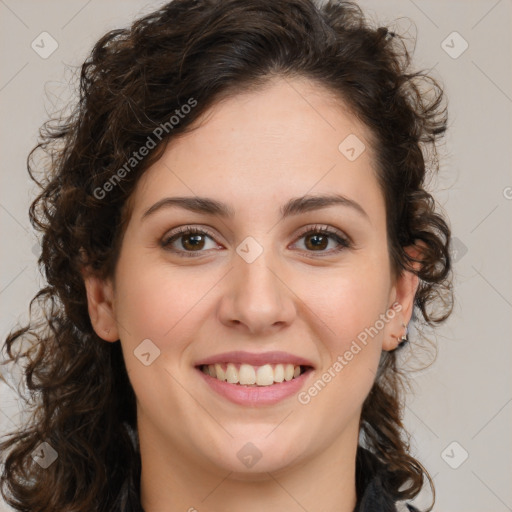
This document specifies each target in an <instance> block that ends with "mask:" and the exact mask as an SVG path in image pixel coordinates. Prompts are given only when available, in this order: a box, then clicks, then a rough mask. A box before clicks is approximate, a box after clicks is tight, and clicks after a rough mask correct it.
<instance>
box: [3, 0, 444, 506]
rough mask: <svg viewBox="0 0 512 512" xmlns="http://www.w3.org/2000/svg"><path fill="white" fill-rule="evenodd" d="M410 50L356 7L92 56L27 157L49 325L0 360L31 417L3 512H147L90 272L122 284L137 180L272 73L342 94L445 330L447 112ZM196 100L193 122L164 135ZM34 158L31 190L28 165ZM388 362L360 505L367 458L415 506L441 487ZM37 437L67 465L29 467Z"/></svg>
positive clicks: (272, 8) (138, 43) (182, 13)
mask: <svg viewBox="0 0 512 512" xmlns="http://www.w3.org/2000/svg"><path fill="white" fill-rule="evenodd" d="M406 42H407V41H406V39H405V38H404V37H403V36H400V35H398V34H395V33H393V32H390V31H389V30H388V29H387V28H386V27H372V26H371V25H370V23H369V22H368V21H367V20H366V19H365V17H364V15H363V13H362V11H361V9H360V8H359V7H358V6H357V5H356V4H354V3H352V2H344V1H336V0H332V1H329V2H327V3H325V4H322V5H320V4H315V3H314V2H313V0H281V1H279V2H276V1H274V0H222V1H220V0H174V1H172V2H170V3H168V4H166V5H164V6H163V7H161V8H159V9H158V10H156V11H155V12H153V13H151V14H149V15H146V16H144V17H142V18H140V19H138V20H136V21H135V22H134V23H133V24H132V25H131V26H130V27H129V28H126V29H119V30H111V31H110V32H108V33H107V34H105V35H104V36H103V37H102V38H101V39H100V40H99V41H98V42H97V43H96V45H95V46H94V48H93V50H92V52H91V54H90V55H89V56H88V58H87V59H86V61H85V62H84V64H83V65H82V66H81V73H80V83H79V100H78V101H77V103H76V105H75V107H74V110H73V111H72V113H71V114H70V115H67V116H63V115H61V116H59V117H56V118H55V119H51V120H50V121H47V122H46V123H45V124H44V126H43V127H42V128H41V132H40V141H39V143H38V145H37V146H36V147H35V148H34V149H33V150H32V151H31V153H30V155H29V157H28V159H27V167H28V171H29V174H30V176H31V178H32V179H33V180H34V181H35V182H36V183H37V184H38V186H39V187H40V188H41V192H40V193H39V195H38V196H37V198H36V199H35V200H34V201H33V203H32V204H31V206H30V210H29V215H30V221H31V223H32V225H33V226H34V228H35V229H37V230H38V231H40V232H41V233H42V252H41V255H40V257H39V261H38V263H39V265H40V267H41V269H42V271H44V275H45V278H46V281H47V286H45V287H43V288H42V289H41V290H40V291H39V292H38V293H37V294H36V296H35V297H34V298H33V299H32V301H31V303H30V314H31V315H32V313H33V308H34V307H35V306H37V307H38V310H39V311H40V312H42V315H39V319H38V320H37V321H36V320H33V319H32V316H31V321H30V322H29V324H28V325H26V326H24V327H20V326H18V327H20V328H17V329H16V330H15V331H13V332H11V333H10V334H9V336H8V337H7V339H6V341H5V344H4V346H3V351H5V354H6V356H7V358H6V360H5V363H13V362H14V363H19V362H21V361H22V360H25V364H24V367H23V370H24V379H23V383H24V385H25V386H26V388H27V390H28V392H29V396H27V397H26V400H27V411H30V420H29V421H27V422H26V424H25V425H23V427H22V428H21V429H20V430H17V431H15V432H11V433H9V434H8V436H6V437H7V439H6V440H5V441H3V442H2V443H0V449H1V451H2V457H3V458H4V469H3V472H2V475H1V480H0V484H1V485H0V489H1V491H2V495H3V496H4V499H5V500H6V501H7V503H8V504H9V505H10V506H12V507H13V508H14V509H15V510H18V511H26V512H28V511H30V512H39V511H41V512H42V511H55V510H58V511H59V512H64V511H69V512H71V511H73V512H86V511H87V512H90V511H91V510H95V511H109V512H111V511H121V510H127V509H128V507H131V508H130V510H131V509H133V510H141V508H140V503H139V499H140V498H139V485H140V482H139V480H140V470H141V468H140V453H139V449H138V443H137V432H136V402H135V394H134V391H133V388H132V386H131V384H130V380H129V378H128V376H127V372H126V368H125V365H124V360H123V356H122V352H121V347H120V344H119V343H106V342H104V341H103V340H102V339H101V338H99V337H98V336H97V335H96V333H95V332H94V330H93V328H92V325H91V321H90V318H89V314H88V307H87V297H86V290H85V286H84V280H83V277H82V274H81V270H82V269H83V268H84V266H88V267H89V268H90V269H92V270H93V272H94V273H96V274H97V275H98V276H99V277H103V278H105V277H109V276H111V275H112V273H113V270H114V268H115V265H116V261H117V258H118V255H119V250H120V246H121V242H122V238H123V233H124V229H125V227H126V223H127V221H128V219H129V216H130V201H128V199H129V198H130V196H131V193H132V191H133V190H134V187H135V185H136V184H137V182H138V180H139V178H140V177H141V175H142V173H143V172H144V171H145V170H146V169H147V168H148V167H149V166H150V165H151V164H152V163H153V162H155V161H156V160H157V159H158V158H159V157H160V156H161V155H162V153H163V150H164V149H165V144H166V142H167V141H168V140H170V139H172V138H173V137H175V136H177V135H179V134H181V133H185V132H186V131H187V130H188V129H191V125H192V123H193V122H194V120H196V119H197V118H198V117H199V116H200V115H201V114H203V113H204V112H205V111H206V110H207V109H208V108H209V107H211V106H213V105H214V104H215V103H216V102H218V101H220V100H221V99H222V98H223V97H227V96H229V95H233V94H237V93H241V92H246V91H252V90H258V88H260V87H261V86H262V85H264V84H266V83H268V81H269V80H271V79H272V78H274V77H283V78H289V77H290V78H293V77H301V78H307V79H309V80H311V81H312V82H314V83H317V84H319V85H321V86H323V87H324V88H326V89H327V90H330V91H332V92H333V93H334V94H335V95H336V96H337V97H338V98H340V99H341V100H342V101H343V102H344V104H345V105H346V106H347V107H348V109H349V110H350V112H351V113H352V114H353V115H355V116H356V117H357V118H358V119H359V120H361V121H362V122H363V123H364V124H365V125H366V126H367V127H368V128H369V131H370V133H371V137H372V140H371V144H372V147H373V149H374V152H375V154H376V155H377V156H376V159H377V162H376V163H377V166H378V179H379V184H380V187H381V189H382V192H383V195H384V198H385V204H386V215H387V236H388V246H389V254H390V261H391V265H392V269H393V272H394V273H395V275H399V274H400V273H401V272H403V271H404V270H409V271H411V272H414V273H415V274H416V275H417V276H418V277H419V286H418V289H417V293H416V296H415V304H414V305H415V311H414V313H415V317H414V318H415V321H416V322H417V323H418V326H420V324H421V325H425V326H435V325H436V324H438V323H440V322H442V321H443V320H445V319H446V318H447V317H448V316H449V314H450V313H451V310H452V307H453V293H452V279H451V262H450V253H449V245H450V228H449V226H448V224H447V221H446V220H445V219H444V217H443V215H442V214H441V213H440V212H439V208H438V206H437V205H436V203H435V201H434V199H433V197H432V196H431V195H430V194H429V193H428V192H427V191H426V190H425V183H426V180H427V178H428V177H429V173H434V172H436V171H437V170H438V166H439V164H438V158H437V156H436V155H437V151H436V146H437V142H438V140H439V138H440V137H441V136H442V135H443V133H444V132H445V130H446V125H447V114H446V105H445V101H444V95H443V91H442V88H441V87H440V85H439V84H438V82H437V81H436V80H434V79H433V78H432V77H431V76H430V75H429V74H428V73H427V72H425V71H411V70H410V54H411V51H409V50H407V45H406ZM191 99H193V101H195V102H196V103H195V106H194V108H189V109H188V111H189V113H188V114H187V115H186V116H183V117H180V120H179V123H175V124H173V123H172V122H171V123H170V122H169V119H170V118H171V116H173V115H175V114H177V112H181V111H183V110H182V109H183V108H184V105H187V104H189V105H191ZM165 123H167V124H166V125H165ZM162 125H165V126H167V128H166V130H165V134H164V136H162V137H161V138H160V139H159V140H158V141H157V142H158V143H157V144H156V145H155V147H154V148H153V149H151V151H149V154H147V155H146V156H145V157H144V158H142V159H141V160H140V161H139V162H137V163H136V165H134V166H133V168H132V169H130V170H129V172H127V171H126V170H125V172H124V173H121V174H120V173H119V170H120V169H121V168H123V166H124V165H125V164H126V162H128V161H130V158H133V155H134V154H135V153H136V151H137V150H138V149H139V148H140V147H142V146H144V145H145V144H146V142H147V140H148V137H151V138H153V139H154V138H155V133H159V132H158V131H157V132H155V130H156V129H157V128H158V127H161V126H162ZM160 131H161V130H160ZM40 152H42V153H41V154H42V156H43V157H45V158H43V159H41V160H40V161H39V163H38V165H40V166H42V168H41V171H42V173H41V174H42V176H39V177H38V176H37V173H36V169H35V167H36V166H35V165H34V156H35V154H40ZM43 167H44V168H43ZM120 176H121V178H120ZM113 178H116V179H117V178H119V179H117V181H116V183H117V186H115V187H114V186H112V187H111V188H112V190H110V191H109V194H108V198H107V199H105V198H104V197H102V195H104V194H102V193H101V191H102V190H105V189H104V188H103V187H104V186H105V184H106V183H107V182H111V183H112V181H111V180H112V179H113ZM411 245H415V246H417V247H420V248H421V252H420V255H421V256H420V257H418V258H414V257H413V256H411V255H409V254H408V252H406V251H405V248H406V247H407V246H411ZM418 333H420V334H421V331H420V330H419V329H418ZM22 341H23V342H24V343H21V342H22ZM15 342H17V343H16V344H15ZM16 347H17V349H16ZM396 359H397V354H396V352H395V351H392V352H385V353H383V354H382V358H381V361H380V365H379V372H378V374H377V377H376V380H375V382H374V385H373V388H372V389H371V391H370V393H369V395H368V396H367V398H366V400H365V402H364V404H363V409H362V414H361V418H360V431H361V433H362V439H364V445H365V447H366V448H367V449H363V448H362V447H361V445H360V446H359V448H358V452H357V460H356V463H357V478H356V484H357V494H358V499H360V495H361V493H362V491H363V483H364V481H365V479H364V478H365V477H364V475H368V473H371V472H372V471H374V464H373V463H372V461H371V460H370V459H369V458H368V453H370V452H371V453H373V454H374V456H375V458H376V460H378V461H380V462H381V463H382V464H384V465H385V466H386V468H387V471H386V475H387V477H386V479H385V481H384V482H383V485H384V488H385V489H386V490H387V491H388V492H389V493H390V494H391V495H392V496H393V497H394V498H395V499H397V500H398V499H411V498H414V497H415V496H417V495H418V493H419V492H420V490H421V488H422V486H423V484H424V480H425V477H426V478H427V479H428V481H429V483H430V486H431V488H432V490H433V483H432V480H431V478H430V476H429V475H428V472H427V471H426V470H425V468H423V466H422V465H421V464H420V463H419V462H418V461H417V460H416V459H415V458H413V457H412V456H411V455H410V453H409V449H410V445H409V442H410V437H409V435H408V434H407V432H406V431H405V429H404V426H403V424H402V413H403V403H402V399H403V383H404V380H405V379H404V375H403V373H402V372H403V370H401V369H400V368H399V365H397V361H396ZM5 363H4V364H5ZM42 441H47V442H48V443H49V444H50V445H51V446H52V447H53V448H54V449H55V450H56V451H57V452H58V464H52V465H51V466H50V467H48V468H47V469H44V470H43V469H42V468H41V467H40V466H39V465H38V464H35V463H34V462H33V461H32V457H31V454H32V452H33V451H34V450H35V449H36V448H37V447H38V445H40V443H41V442H42ZM372 468H373V469H372ZM429 510H431V509H429Z"/></svg>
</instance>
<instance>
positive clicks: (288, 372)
mask: <svg viewBox="0 0 512 512" xmlns="http://www.w3.org/2000/svg"><path fill="white" fill-rule="evenodd" d="M292 379H293V364H287V365H286V366H285V367H284V380H292Z"/></svg>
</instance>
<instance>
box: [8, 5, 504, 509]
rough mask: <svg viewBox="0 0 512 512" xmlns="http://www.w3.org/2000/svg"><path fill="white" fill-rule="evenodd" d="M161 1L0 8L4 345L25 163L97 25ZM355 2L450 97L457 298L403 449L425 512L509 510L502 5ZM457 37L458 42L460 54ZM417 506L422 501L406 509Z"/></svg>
mask: <svg viewBox="0 0 512 512" xmlns="http://www.w3.org/2000/svg"><path fill="white" fill-rule="evenodd" d="M162 3H163V2H156V1H155V2H142V1H135V0H130V1H126V0H125V1H123V2H121V1H119V0H116V1H113V0H111V1H109V2H105V1H103V2H100V1H98V0H89V1H84V0H80V1H77V0H72V1H67V2H63V1H61V2H57V1H46V2H44V3H43V2H36V1H35V0H33V1H27V0H22V1H16V2H15V1H14V0H0V38H1V42H2V45H1V54H0V59H1V62H0V73H1V75H0V108H1V117H2V124H1V128H0V129H1V137H0V141H1V142H0V143H1V155H2V160H1V166H2V168H1V172H0V178H1V180H2V181H1V187H0V225H1V239H2V243H1V245H0V251H1V266H0V311H1V322H0V335H1V340H2V343H3V341H4V339H5V336H6V335H7V333H8V332H9V331H10V329H12V328H13V327H14V325H15V323H16V322H17V321H22V322H23V321H24V320H26V318H27V315H28V303H29V301H30V299H31V298H32V297H33V295H34V294H35V293H36V291H37V290H38V289H39V287H40V286H41V285H42V278H41V276H40V275H39V274H38V270H37V265H36V255H37V253H38V246H37V240H36V237H35V235H34V233H33V232H32V229H31V227H30V224H29V221H28V215H27V211H28V206H29V204H30V201H31V199H32V197H33V195H34V192H35V189H34V186H33V184H32V182H31V181H30V180H29V178H28V175H27V173H26V168H25V159H26V156H27V154H28V152H29V150H30V149H31V148H32V147H33V146H34V145H35V143H36V140H37V132H38V128H39V126H40V125H41V124H42V122H43V121H44V120H46V118H47V113H51V112H53V111H54V109H55V108H56V107H59V106H60V108H62V105H63V103H62V102H65V101H66V99H68V98H69V97H70V92H69V89H68V87H67V83H68V82H69V81H70V80H71V79H72V68H71V67H70V66H74V65H79V64H80V63H81V62H82V61H83V59H84V58H85V56H86V54H87V52H88V50H90V48H91V47H92V44H93V43H94V42H95V41H96V40H97V39H98V38H99V37H100V36H101V35H103V33H104V32H105V31H107V30H109V29H112V28H118V27H120V26H125V25H126V24H127V23H129V22H130V21H131V20H133V19H134V18H135V17H136V16H139V15H141V14H144V13H148V12H150V11H152V10H153V9H155V8H156V7H158V6H160V5H161V4H162ZM360 4H361V6H362V7H363V8H364V9H365V10H366V12H367V13H368V15H369V17H370V18H371V19H373V20H378V21H380V23H381V24H387V25H391V27H394V28H395V29H397V31H398V32H400V33H404V32H408V33H410V34H411V36H413V35H415V34H417V45H416V52H415V64H416V67H419V68H423V69H430V70H431V73H432V74H433V76H434V77H435V78H437V79H439V80H441V82H442V84H443V85H444V87H445V90H446V93H447V95H448V99H449V113H450V129H449V133H448V136H447V138H446V143H445V144H444V145H443V147H442V148H441V158H442V165H441V172H440V174H439V176H438V177H437V178H436V179H435V180H434V181H433V182H432V185H431V189H432V191H433V192H434V193H435V195H436V197H437V199H438V200H439V202H440V203H441V205H442V206H443V208H444V209H445V211H446V213H447V214H448V216H449V218H450V222H451V227H452V230H453V235H454V237H456V238H457V242H456V246H455V247H456V249H457V250H456V252H454V255H453V256H454V259H455V286H456V304H455V309H454V313H453V315H452V317H451V318H450V320H449V321H448V322H447V323H446V324H445V325H443V326H442V327H441V328H440V329H439V330H438V331H437V332H436V333H435V334H432V336H431V338H432V340H433V341H434V342H436V344H437V347H438V354H437V359H436V361H435V362H434V364H433V365H431V366H429V367H428V368H426V369H423V370H419V371H414V372H412V373H411V383H412V390H411V393H410V395H409V396H408V401H407V406H406V409H405V424H406V426H407V427H408V429H409V431H410V432H411V434H412V451H413V453H414V454H416V455H417V456H418V457H419V458H420V460H421V461H422V463H423V464H424V465H425V466H426V468H427V469H428V470H429V472H430V474H431V475H432V476H433V477H434V481H435V483H436V490H437V500H436V503H437V504H436V506H435V510H436V511H450V512H459V511H460V512H462V511H464V512H477V511H478V512H481V511H486V512H491V511H492V512H494V511H496V512H501V511H506V510H512V487H511V485H510V482H511V481H512V480H511V476H512V461H511V453H512V450H511V448H512V446H511V445H512V438H511V428H510V427H511V423H512V421H511V419H512V404H511V401H512V386H511V363H512V361H511V352H512V344H511V343H510V341H511V339H510V332H511V329H510V328H511V322H510V319H511V317H512V315H511V312H512V286H511V261H512V259H511V252H512V251H511V245H512V244H511V236H510V220H511V209H512V175H511V169H512V166H511V163H512V162H511V160H512V149H511V147H512V138H511V136H512V115H511V114H512V85H511V84H512V80H511V75H512V73H511V69H512V58H511V57H512V48H511V33H512V30H511V29H512V27H511V14H512V2H511V1H510V0H499V1H496V0H492V1H485V0H478V1H476V0H473V1H467V0H465V1H462V0H460V1H453V0H450V1H449V2H447V1H441V0H436V1H434V0H429V1H420V0H415V1H413V0H395V1H389V0H388V1H386V2H382V1H380V2H379V1H378V0H371V1H370V0H364V1H361V2H360ZM399 18H402V19H400V20H399V21H398V22H395V20H398V19H399ZM454 31H456V32H457V33H458V34H460V36H459V35H457V34H453V32H454ZM42 32H48V33H49V34H51V36H52V37H53V38H54V39H55V40H56V41H57V43H58V48H57V50H56V51H55V52H54V53H53V54H52V55H50V56H49V57H48V58H46V59H43V58H41V57H40V56H39V54H38V53H36V51H34V50H33V49H32V47H31V43H32V41H34V40H35V41H36V43H37V42H38V41H40V39H41V38H40V37H39V35H40V34H41V33H42ZM45 41H46V43H45V48H46V49H48V48H50V46H49V44H50V43H49V40H45ZM443 41H445V42H444V43H443ZM464 41H467V44H468V45H469V46H468V48H467V49H466V51H464V52H463V53H461V54H460V55H459V53H460V52H461V50H462V49H463V48H464V44H465V43H464ZM39 45H40V46H42V44H41V43H40V42H39ZM40 51H42V49H41V50H40ZM450 53H451V55H450ZM45 93H46V94H48V95H49V96H48V97H45ZM432 351H433V349H432V348H429V346H428V344H425V343H423V344H421V345H420V346H419V347H412V350H409V351H406V353H405V355H404V361H403V363H404V364H405V365H406V366H407V367H408V368H414V367H421V366H422V365H423V366H425V364H428V363H429V362H430V361H431V359H432ZM4 372H5V369H4ZM7 378H8V379H10V380H11V382H14V381H15V380H16V377H13V376H12V375H11V376H9V375H7ZM0 394H1V404H2V405H1V409H0V432H1V433H3V432H5V431H8V430H9V429H11V428H13V427H14V426H15V425H16V423H17V422H20V421H23V420H22V418H21V417H20V415H19V409H20V404H19V401H18V400H17V399H16V396H15V395H14V394H13V393H12V392H11V391H10V390H9V388H8V387H7V386H6V385H4V384H2V383H0ZM453 443H456V444H453ZM466 453H467V459H466V460H465V461H464V462H462V461H463V459H464V457H465V456H466ZM428 501H429V496H428V494H427V493H424V494H423V495H422V496H421V497H420V498H419V499H418V500H417V503H418V504H419V505H421V504H422V503H428ZM4 507H5V505H4ZM0 510H2V504H1V503H0ZM5 510H8V509H7V507H5Z"/></svg>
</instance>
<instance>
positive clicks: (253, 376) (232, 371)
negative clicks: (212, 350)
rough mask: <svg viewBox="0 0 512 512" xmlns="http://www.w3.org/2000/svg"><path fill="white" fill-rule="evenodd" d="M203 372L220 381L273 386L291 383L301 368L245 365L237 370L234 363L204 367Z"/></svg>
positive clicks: (284, 365)
mask: <svg viewBox="0 0 512 512" xmlns="http://www.w3.org/2000/svg"><path fill="white" fill-rule="evenodd" d="M224 368H225V370H224ZM201 370H202V371H203V373H206V375H209V376H210V377H214V378H216V379H218V380H222V381H227V382H229V383H230V384H241V385H244V386H254V385H256V386H271V385H272V384H274V383H280V382H283V381H290V380H292V379H294V378H296V377H299V376H300V374H301V371H300V366H294V365H293V364H276V365H271V364H264V365H263V366H259V367H254V366H252V365H250V364H245V363H243V364H241V365H240V367H239V368H237V366H236V365H235V364H233V363H228V364H227V365H222V364H219V363H217V364H210V365H203V366H202V367H201Z"/></svg>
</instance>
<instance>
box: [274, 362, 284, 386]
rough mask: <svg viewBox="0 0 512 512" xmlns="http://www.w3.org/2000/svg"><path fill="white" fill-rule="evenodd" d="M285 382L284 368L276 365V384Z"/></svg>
mask: <svg viewBox="0 0 512 512" xmlns="http://www.w3.org/2000/svg"><path fill="white" fill-rule="evenodd" d="M283 380H284V366H283V365H282V364H276V367H275V368H274V382H283Z"/></svg>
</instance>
